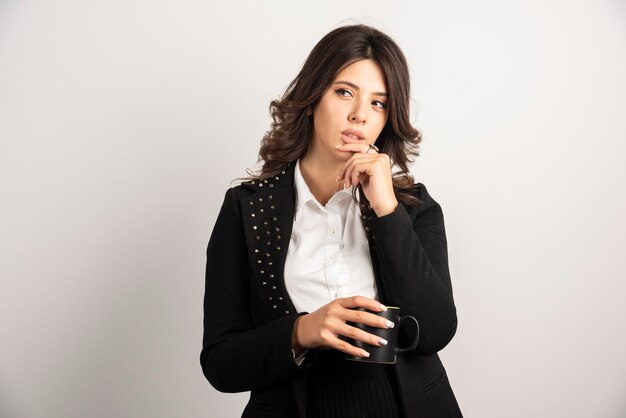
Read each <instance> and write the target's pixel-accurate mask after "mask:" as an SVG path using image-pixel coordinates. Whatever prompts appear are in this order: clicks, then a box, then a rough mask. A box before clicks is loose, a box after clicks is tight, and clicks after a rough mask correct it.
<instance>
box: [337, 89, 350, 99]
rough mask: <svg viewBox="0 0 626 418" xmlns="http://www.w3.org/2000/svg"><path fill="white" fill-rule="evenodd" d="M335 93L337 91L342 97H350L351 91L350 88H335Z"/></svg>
mask: <svg viewBox="0 0 626 418" xmlns="http://www.w3.org/2000/svg"><path fill="white" fill-rule="evenodd" d="M335 93H337V94H338V95H340V96H344V97H352V92H351V91H350V90H346V89H337V90H335Z"/></svg>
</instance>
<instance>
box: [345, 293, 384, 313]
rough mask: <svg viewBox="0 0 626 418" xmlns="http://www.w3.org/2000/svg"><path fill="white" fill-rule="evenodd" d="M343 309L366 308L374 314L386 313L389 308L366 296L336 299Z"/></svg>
mask: <svg viewBox="0 0 626 418" xmlns="http://www.w3.org/2000/svg"><path fill="white" fill-rule="evenodd" d="M335 301H336V302H337V303H338V304H339V306H341V307H342V308H347V309H350V308H366V309H369V310H370V311H374V312H382V311H386V310H387V307H386V306H385V305H383V304H382V303H380V302H379V301H377V300H376V299H370V298H366V297H365V296H358V295H357V296H350V297H347V298H339V299H335Z"/></svg>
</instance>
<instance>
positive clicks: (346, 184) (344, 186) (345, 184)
mask: <svg viewBox="0 0 626 418" xmlns="http://www.w3.org/2000/svg"><path fill="white" fill-rule="evenodd" d="M343 188H344V189H347V188H348V183H346V182H345V181H344V183H343Z"/></svg>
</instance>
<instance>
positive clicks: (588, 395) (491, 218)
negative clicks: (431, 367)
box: [0, 0, 626, 418]
mask: <svg viewBox="0 0 626 418" xmlns="http://www.w3.org/2000/svg"><path fill="white" fill-rule="evenodd" d="M296 3H297V4H296ZM348 19H349V20H348ZM355 21H356V22H365V23H370V24H375V25H377V26H379V27H381V28H382V29H384V30H386V31H387V32H388V33H390V34H391V35H392V36H393V37H394V38H395V39H396V40H397V41H398V43H399V44H400V45H401V47H403V49H404V51H405V53H406V55H407V57H408V59H409V61H410V65H411V70H412V76H413V87H414V99H415V105H416V109H415V114H416V125H417V126H418V127H419V128H420V129H421V130H422V131H423V133H424V141H423V147H422V156H421V157H420V158H419V159H418V161H417V163H416V165H415V167H414V173H415V174H416V176H417V178H418V180H419V181H422V182H424V183H425V184H426V185H427V186H428V188H429V191H430V192H431V193H432V194H433V196H434V197H435V199H436V200H438V201H439V202H440V203H441V205H442V207H443V209H444V213H445V217H446V226H447V232H448V240H449V253H450V263H451V265H450V267H451V272H452V275H453V285H454V291H455V297H456V302H457V306H458V313H459V319H460V322H459V330H458V333H457V336H456V337H455V339H454V340H453V341H452V343H451V344H450V345H449V346H448V347H447V348H446V349H445V350H444V351H443V352H442V358H443V360H444V363H445V365H446V367H447V370H448V373H449V375H450V379H451V382H452V385H453V388H454V390H455V392H456V394H457V397H458V400H459V402H460V404H461V407H462V409H463V411H464V413H465V415H466V416H467V417H508V418H526V417H568V418H576V417H580V418H583V417H584V418H587V417H599V418H603V417H607V418H608V417H623V416H625V414H626V401H625V400H624V393H625V389H626V359H625V356H624V353H625V352H626V336H625V335H624V328H625V323H626V321H625V320H626V304H625V302H626V300H625V299H626V280H625V279H626V267H625V263H624V258H625V257H624V255H625V252H624V251H625V248H626V238H625V236H626V222H625V215H624V214H625V213H626V193H625V192H626V187H625V186H626V175H625V174H626V173H625V171H626V169H625V163H626V157H625V155H626V145H625V140H626V134H625V132H626V122H625V121H626V99H625V98H626V78H625V77H624V74H626V36H625V35H626V5H625V4H624V2H623V1H620V0H613V1H609V0H587V1H582V0H581V1H571V0H568V1H565V0H563V1H542V0H531V1H519V2H511V1H488V0H480V1H472V2H466V1H460V0H459V1H447V2H433V1H415V2H408V1H397V2H382V1H376V2H374V1H364V0H361V1H344V2H331V1H316V2H308V3H306V6H305V5H304V3H299V2H287V1H284V2H279V1H269V2H252V1H250V2H234V3H231V4H222V2H207V1H185V0H183V1H166V0H158V1H147V0H126V1H79V0H74V1H72V0H58V1H55V2H47V1H37V0H32V1H16V0H4V1H2V2H1V3H0V138H1V142H0V196H1V204H0V245H1V247H0V254H1V257H2V259H1V262H0V275H1V286H0V341H1V343H0V347H1V349H0V416H2V417H7V418H75V417H76V418H78V417H81V418H82V417H91V418H100V417H124V418H139V417H148V416H149V417H163V418H166V417H167V418H170V417H237V416H239V415H240V413H241V410H242V407H243V405H244V404H245V401H246V399H247V395H246V394H238V395H230V394H220V393H218V392H216V391H215V390H213V389H212V388H211V386H210V385H209V384H208V382H206V380H205V379H204V377H203V375H202V372H201V370H200V365H199V360H198V358H199V352H200V346H201V337H202V297H203V292H204V283H203V280H204V278H203V273H204V272H203V270H204V251H205V248H206V243H207V240H208V237H209V234H210V231H211V228H212V226H213V222H214V220H215V216H216V214H217V211H218V209H219V205H220V204H221V201H222V197H223V193H224V191H225V189H226V188H227V187H228V186H229V184H230V181H231V180H232V179H234V178H236V177H238V176H241V175H244V174H245V171H244V170H245V168H247V167H253V166H254V164H255V162H256V152H257V148H258V144H259V141H260V138H261V136H262V135H263V133H264V132H265V130H266V129H267V128H268V123H269V116H268V112H267V106H268V103H269V101H270V100H271V99H272V98H274V97H276V96H277V95H278V94H279V93H280V92H282V91H283V89H284V88H285V87H286V86H287V83H288V82H289V81H290V80H291V79H292V78H293V76H295V74H296V73H297V71H298V69H299V67H300V65H301V64H302V63H303V61H304V59H305V57H306V55H307V54H308V52H309V51H310V49H311V48H312V47H313V45H314V44H315V43H316V42H317V41H318V40H319V39H320V38H321V37H322V36H323V35H324V34H325V33H327V32H328V31H330V30H331V29H333V28H334V27H335V26H337V25H339V24H341V23H345V22H355Z"/></svg>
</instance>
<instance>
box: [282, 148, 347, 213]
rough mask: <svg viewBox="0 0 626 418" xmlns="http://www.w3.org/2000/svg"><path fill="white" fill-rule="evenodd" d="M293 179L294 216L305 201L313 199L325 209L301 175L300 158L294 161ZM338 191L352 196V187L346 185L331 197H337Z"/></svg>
mask: <svg viewBox="0 0 626 418" xmlns="http://www.w3.org/2000/svg"><path fill="white" fill-rule="evenodd" d="M293 179H294V184H295V188H296V213H295V217H296V218H297V217H298V213H299V212H300V210H301V209H302V207H303V206H304V205H306V204H307V202H310V201H313V203H314V204H315V205H317V206H318V207H319V208H321V209H322V210H325V209H324V207H323V206H322V205H321V204H320V203H319V202H318V201H317V199H316V198H315V196H313V193H311V190H310V189H309V186H308V185H307V184H306V182H305V181H304V177H302V172H301V171H300V159H298V161H296V166H295V167H294V172H293ZM353 187H354V186H353ZM340 193H344V194H346V195H347V196H348V197H350V198H352V187H348V188H347V189H341V190H339V191H338V192H337V193H335V194H334V195H333V197H331V200H332V199H335V198H338V197H340V196H338V195H339V194H340Z"/></svg>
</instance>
